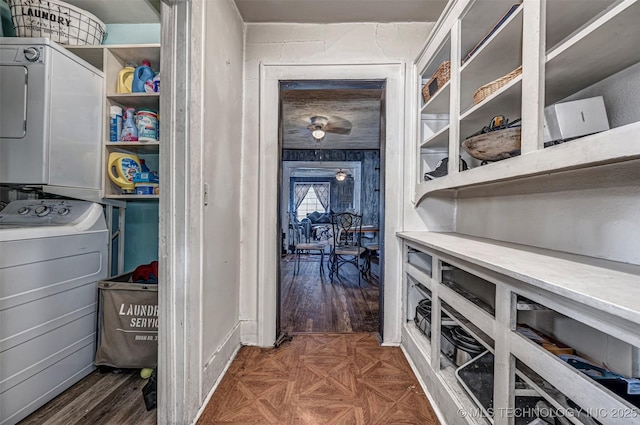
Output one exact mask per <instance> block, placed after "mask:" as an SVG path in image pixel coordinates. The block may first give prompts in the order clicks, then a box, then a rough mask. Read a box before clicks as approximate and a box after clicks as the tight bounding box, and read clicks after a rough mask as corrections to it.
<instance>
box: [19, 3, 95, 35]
mask: <svg viewBox="0 0 640 425" xmlns="http://www.w3.org/2000/svg"><path fill="white" fill-rule="evenodd" d="M9 4H10V7H11V18H12V20H13V27H14V28H15V31H16V35H17V36H18V37H46V38H50V39H51V40H53V41H55V42H57V43H60V44H67V45H73V46H82V45H99V44H102V40H103V39H104V36H105V34H106V32H107V27H106V26H105V24H104V23H103V22H102V21H100V20H99V19H98V18H96V17H95V16H93V15H92V14H90V13H88V12H86V11H84V10H82V9H80V8H77V7H75V6H72V5H70V4H68V3H64V2H62V1H58V0H9Z"/></svg>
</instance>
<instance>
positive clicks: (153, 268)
mask: <svg viewBox="0 0 640 425" xmlns="http://www.w3.org/2000/svg"><path fill="white" fill-rule="evenodd" d="M131 279H132V280H133V282H134V283H149V284H157V283H158V262H157V261H152V262H151V263H149V264H143V265H140V266H138V267H136V269H135V270H134V271H133V275H132V276H131Z"/></svg>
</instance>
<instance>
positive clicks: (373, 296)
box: [280, 254, 379, 334]
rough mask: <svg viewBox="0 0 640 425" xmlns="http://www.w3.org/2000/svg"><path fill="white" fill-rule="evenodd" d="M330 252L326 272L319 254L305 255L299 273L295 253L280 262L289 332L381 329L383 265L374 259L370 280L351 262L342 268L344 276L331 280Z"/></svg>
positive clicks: (284, 320) (283, 317) (283, 318)
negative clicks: (320, 262) (321, 271)
mask: <svg viewBox="0 0 640 425" xmlns="http://www.w3.org/2000/svg"><path fill="white" fill-rule="evenodd" d="M328 257H329V256H328V254H327V255H325V256H324V264H323V268H324V273H320V270H319V261H320V256H319V255H313V254H303V255H302V258H301V261H300V270H299V271H298V272H297V273H296V272H295V256H294V255H292V254H289V255H287V256H285V257H283V258H282V260H281V261H280V267H281V276H282V277H281V279H282V296H281V304H280V307H281V309H280V314H281V318H280V320H281V327H282V330H283V331H286V332H287V333H288V334H296V333H301V332H377V331H378V309H379V303H378V299H379V298H378V277H377V276H379V272H378V270H379V265H378V264H377V262H375V261H373V262H372V265H371V267H372V273H371V277H370V278H369V280H367V279H365V278H364V277H362V278H361V279H360V284H358V272H357V270H356V268H355V267H353V266H352V265H351V264H346V265H343V266H342V267H341V268H340V275H339V276H338V277H334V283H333V284H332V283H331V280H330V279H329V271H328V269H327V261H328Z"/></svg>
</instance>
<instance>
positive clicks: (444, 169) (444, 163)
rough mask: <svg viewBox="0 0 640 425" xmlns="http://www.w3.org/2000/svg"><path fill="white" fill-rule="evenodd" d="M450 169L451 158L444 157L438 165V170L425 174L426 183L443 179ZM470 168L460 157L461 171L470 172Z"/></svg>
mask: <svg viewBox="0 0 640 425" xmlns="http://www.w3.org/2000/svg"><path fill="white" fill-rule="evenodd" d="M448 167H449V157H444V158H442V159H441V160H440V162H438V165H436V169H435V170H433V171H430V172H428V173H424V179H425V181H429V180H433V179H437V178H438V177H443V176H446V175H447V173H448V172H449V171H448ZM468 169H469V167H468V166H467V163H466V162H465V160H464V159H462V157H460V171H465V170H468Z"/></svg>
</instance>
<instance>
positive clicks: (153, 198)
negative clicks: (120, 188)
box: [105, 195, 160, 201]
mask: <svg viewBox="0 0 640 425" xmlns="http://www.w3.org/2000/svg"><path fill="white" fill-rule="evenodd" d="M105 198H106V199H126V200H129V201H157V200H158V199H160V195H107V196H105Z"/></svg>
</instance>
